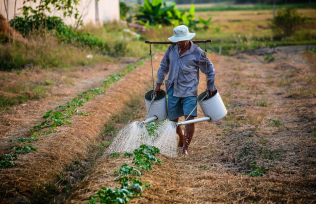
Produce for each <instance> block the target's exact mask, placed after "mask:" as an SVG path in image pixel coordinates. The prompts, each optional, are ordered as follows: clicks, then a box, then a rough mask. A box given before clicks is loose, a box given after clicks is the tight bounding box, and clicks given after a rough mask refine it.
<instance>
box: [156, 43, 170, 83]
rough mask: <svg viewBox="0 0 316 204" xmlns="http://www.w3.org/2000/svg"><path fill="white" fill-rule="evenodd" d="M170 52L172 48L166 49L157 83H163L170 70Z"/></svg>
mask: <svg viewBox="0 0 316 204" xmlns="http://www.w3.org/2000/svg"><path fill="white" fill-rule="evenodd" d="M169 52H170V48H168V50H167V51H166V53H165V55H164V56H163V58H162V60H161V63H160V67H159V70H158V73H157V81H156V83H157V84H162V82H163V80H164V79H165V77H166V75H167V74H168V72H169V65H170V60H169Z"/></svg>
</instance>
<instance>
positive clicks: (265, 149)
mask: <svg viewBox="0 0 316 204" xmlns="http://www.w3.org/2000/svg"><path fill="white" fill-rule="evenodd" d="M275 57H276V59H275V61H274V62H272V63H267V62H265V61H264V60H263V57H262V56H261V57H260V56H252V57H250V56H241V57H239V58H235V57H225V56H216V55H210V58H211V60H212V61H213V63H214V64H215V68H216V71H217V77H216V85H217V88H218V90H219V93H220V94H221V97H222V98H223V100H224V103H225V104H226V106H227V109H228V115H227V116H226V118H225V119H223V120H221V121H218V122H214V123H211V124H208V123H207V122H202V123H197V124H196V126H195V127H196V132H195V136H194V137H193V140H192V144H191V146H190V149H189V156H180V155H179V157H178V158H167V157H165V156H163V155H160V158H161V159H162V165H161V166H160V165H154V166H153V170H151V171H149V172H148V173H147V172H145V174H144V175H143V176H142V177H141V180H142V181H144V182H147V183H151V184H152V185H151V186H150V188H149V189H147V190H146V191H145V193H144V194H143V195H142V196H141V197H139V198H135V199H134V200H133V201H131V203H253V202H256V203H314V202H316V168H315V166H316V165H315V164H316V149H315V145H316V135H313V134H315V133H316V109H315V107H316V100H315V99H316V96H315V91H316V90H315V87H316V84H315V83H316V82H315V80H314V81H313V80H310V78H309V77H312V78H314V79H315V76H316V73H315V70H313V67H311V66H308V65H307V64H306V62H305V61H304V60H302V57H301V56H285V55H282V54H276V55H275ZM201 78H202V80H203V81H202V82H201V83H200V93H201V92H202V91H204V89H205V80H204V76H202V77H201ZM289 79H290V80H289ZM296 87H300V88H301V89H295V88H296ZM304 90H313V91H314V93H313V92H304ZM198 117H203V113H202V111H201V109H199V110H198ZM269 119H271V120H270V121H272V122H273V121H277V120H278V121H279V122H280V123H281V125H280V126H276V125H273V124H270V122H269ZM130 162H131V161H130V160H127V159H122V158H120V159H118V158H111V157H103V158H101V159H100V160H99V161H97V164H96V166H95V167H94V168H93V169H92V170H91V171H90V173H89V174H88V175H87V176H86V177H85V178H84V179H83V181H82V182H80V183H79V184H78V185H77V186H76V188H75V190H74V192H72V193H71V195H70V196H69V198H68V200H67V201H66V203H85V202H87V201H88V200H89V196H90V195H92V194H95V193H96V192H97V191H98V190H100V187H101V186H104V187H112V188H114V187H115V186H118V184H117V183H115V182H113V181H114V179H115V175H114V174H113V173H112V171H113V170H116V169H118V168H119V167H120V165H122V164H124V163H130ZM254 166H255V167H257V168H258V169H259V168H260V169H261V168H262V169H264V171H263V172H262V174H261V175H260V176H258V177H252V176H250V174H251V173H255V172H256V171H255V167H254ZM258 169H257V173H258V172H259V173H260V171H259V170H258Z"/></svg>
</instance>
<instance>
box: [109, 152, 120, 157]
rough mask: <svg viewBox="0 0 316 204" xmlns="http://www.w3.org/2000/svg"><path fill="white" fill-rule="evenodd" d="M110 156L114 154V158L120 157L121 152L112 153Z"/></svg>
mask: <svg viewBox="0 0 316 204" xmlns="http://www.w3.org/2000/svg"><path fill="white" fill-rule="evenodd" d="M110 156H112V157H114V158H119V157H120V154H119V153H111V154H110Z"/></svg>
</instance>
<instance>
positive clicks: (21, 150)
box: [11, 145, 38, 154]
mask: <svg viewBox="0 0 316 204" xmlns="http://www.w3.org/2000/svg"><path fill="white" fill-rule="evenodd" d="M11 149H13V150H14V154H26V153H30V152H31V151H37V149H38V147H32V146H30V145H27V146H23V147H22V146H15V147H11Z"/></svg>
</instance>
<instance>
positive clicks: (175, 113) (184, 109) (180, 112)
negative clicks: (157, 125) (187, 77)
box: [168, 86, 197, 120]
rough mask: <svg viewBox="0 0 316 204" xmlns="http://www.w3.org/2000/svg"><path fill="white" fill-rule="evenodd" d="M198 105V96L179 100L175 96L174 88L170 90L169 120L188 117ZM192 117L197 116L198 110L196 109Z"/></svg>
mask: <svg viewBox="0 0 316 204" xmlns="http://www.w3.org/2000/svg"><path fill="white" fill-rule="evenodd" d="M196 104H197V97H196V96H188V97H186V98H178V97H175V96H173V86H172V87H170V88H169V90H168V116H169V120H175V119H177V118H179V117H181V116H188V115H189V114H190V113H191V111H192V110H193V109H194V108H195V106H196ZM191 116H194V117H196V116H197V108H195V109H194V111H193V112H192V114H191Z"/></svg>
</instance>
